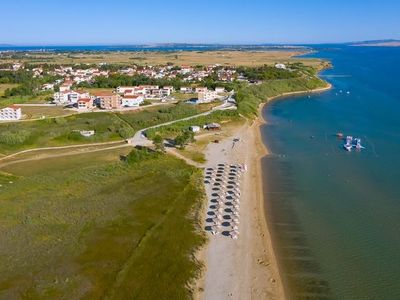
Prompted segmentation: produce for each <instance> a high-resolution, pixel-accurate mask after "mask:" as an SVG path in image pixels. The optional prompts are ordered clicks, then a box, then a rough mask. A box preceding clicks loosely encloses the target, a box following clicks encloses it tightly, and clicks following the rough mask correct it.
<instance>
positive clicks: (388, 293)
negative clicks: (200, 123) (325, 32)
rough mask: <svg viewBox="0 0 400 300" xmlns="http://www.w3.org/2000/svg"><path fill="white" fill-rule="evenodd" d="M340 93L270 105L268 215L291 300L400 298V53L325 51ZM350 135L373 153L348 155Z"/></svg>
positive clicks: (320, 50) (265, 130)
mask: <svg viewBox="0 0 400 300" xmlns="http://www.w3.org/2000/svg"><path fill="white" fill-rule="evenodd" d="M314 48H315V50H317V52H316V53H314V54H311V55H310V57H318V58H323V59H326V60H329V61H331V62H332V65H333V68H332V69H329V70H325V71H324V72H322V73H321V77H322V78H324V79H325V80H327V81H328V82H330V83H331V84H332V85H333V88H332V89H331V90H329V91H327V92H323V93H319V94H310V95H302V96H295V97H287V98H283V99H282V98H281V99H279V100H275V101H273V102H271V103H270V104H268V105H266V106H265V107H264V109H263V112H262V114H263V117H264V118H265V119H266V120H267V124H266V125H265V126H263V127H262V128H261V131H262V136H263V140H264V143H265V144H266V146H267V147H268V148H269V149H270V151H271V152H272V155H270V156H268V157H265V158H264V159H263V161H262V165H263V180H264V193H265V213H266V217H267V222H268V225H269V228H270V230H271V233H272V238H273V247H274V250H275V252H276V255H277V260H278V264H279V268H280V271H281V275H282V279H283V283H284V286H285V288H286V289H287V290H288V296H289V297H288V298H289V299H400V76H399V72H400V48H395V47H393V48H389V47H352V46H346V45H320V46H317V47H314ZM337 133H343V134H344V136H347V135H351V136H353V137H358V138H361V143H362V145H363V146H364V147H365V149H363V150H361V151H357V150H353V151H351V152H347V151H345V150H344V149H343V139H342V138H339V137H337Z"/></svg>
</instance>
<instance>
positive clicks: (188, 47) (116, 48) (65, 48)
mask: <svg viewBox="0 0 400 300" xmlns="http://www.w3.org/2000/svg"><path fill="white" fill-rule="evenodd" d="M310 49H311V46H310V45H296V46H290V45H273V44H259V45H248V44H243V45H240V44H235V45H228V44H226V45H225V44H185V43H170V44H143V45H33V46H32V45H31V46H24V45H20V46H16V45H5V44H0V53H1V52H59V53H63V52H128V51H143V52H176V51H219V50H238V51H248V50H252V51H269V50H280V51H282V50H287V51H293V50H303V51H304V50H310Z"/></svg>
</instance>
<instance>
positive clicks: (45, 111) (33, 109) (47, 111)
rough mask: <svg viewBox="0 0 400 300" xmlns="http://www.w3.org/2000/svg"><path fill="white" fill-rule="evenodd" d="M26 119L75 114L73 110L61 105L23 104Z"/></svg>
mask: <svg viewBox="0 0 400 300" xmlns="http://www.w3.org/2000/svg"><path fill="white" fill-rule="evenodd" d="M21 110H22V114H23V115H24V119H38V118H42V117H43V116H44V117H46V118H50V117H58V116H60V117H61V116H65V115H70V114H73V113H74V112H73V111H70V110H65V109H63V108H62V107H61V106H21Z"/></svg>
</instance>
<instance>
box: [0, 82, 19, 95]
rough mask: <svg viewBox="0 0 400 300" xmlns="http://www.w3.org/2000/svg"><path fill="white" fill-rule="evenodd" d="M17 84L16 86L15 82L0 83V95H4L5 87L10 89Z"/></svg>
mask: <svg viewBox="0 0 400 300" xmlns="http://www.w3.org/2000/svg"><path fill="white" fill-rule="evenodd" d="M17 86H18V84H16V83H1V84H0V97H2V96H4V91H5V90H6V89H12V88H14V87H17Z"/></svg>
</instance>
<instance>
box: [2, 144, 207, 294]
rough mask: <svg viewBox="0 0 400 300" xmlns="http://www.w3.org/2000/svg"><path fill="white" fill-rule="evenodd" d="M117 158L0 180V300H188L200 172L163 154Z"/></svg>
mask: <svg viewBox="0 0 400 300" xmlns="http://www.w3.org/2000/svg"><path fill="white" fill-rule="evenodd" d="M119 154H126V150H123V151H122V150H118V151H117V152H116V151H115V150H114V151H113V152H100V153H98V154H96V155H93V156H88V155H82V156H79V155H78V156H74V157H69V158H64V159H49V160H46V162H45V163H43V162H42V161H37V162H29V163H23V164H19V165H13V166H12V168H10V169H5V170H3V171H4V172H12V173H13V175H10V174H5V173H0V182H2V183H3V184H2V186H1V187H0V189H1V200H0V219H1V222H0V240H1V245H0V257H1V261H2V263H1V264H0V298H2V299H3V298H4V299H103V298H107V299H186V298H189V297H190V290H189V289H188V288H187V287H188V284H189V283H190V282H191V281H192V280H193V279H194V278H195V277H196V275H197V274H198V270H199V268H200V265H199V264H198V262H196V261H195V260H194V259H193V253H194V251H195V250H196V249H197V248H198V247H199V246H200V245H201V244H202V243H203V242H204V239H205V238H204V236H203V235H202V234H200V233H199V231H198V229H199V227H198V219H199V216H198V215H197V213H198V211H199V208H200V207H201V205H202V190H201V189H202V188H201V186H202V185H201V173H200V172H199V171H197V170H195V169H194V168H192V167H190V166H188V165H186V164H184V163H183V162H182V161H180V160H177V159H174V158H172V157H169V156H163V157H161V158H158V159H154V160H149V161H144V162H141V163H138V164H136V165H134V166H127V165H124V163H122V162H119ZM2 179H3V181H2ZM11 179H12V182H13V183H8V182H9V181H11ZM155 180H156V181H155Z"/></svg>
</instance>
